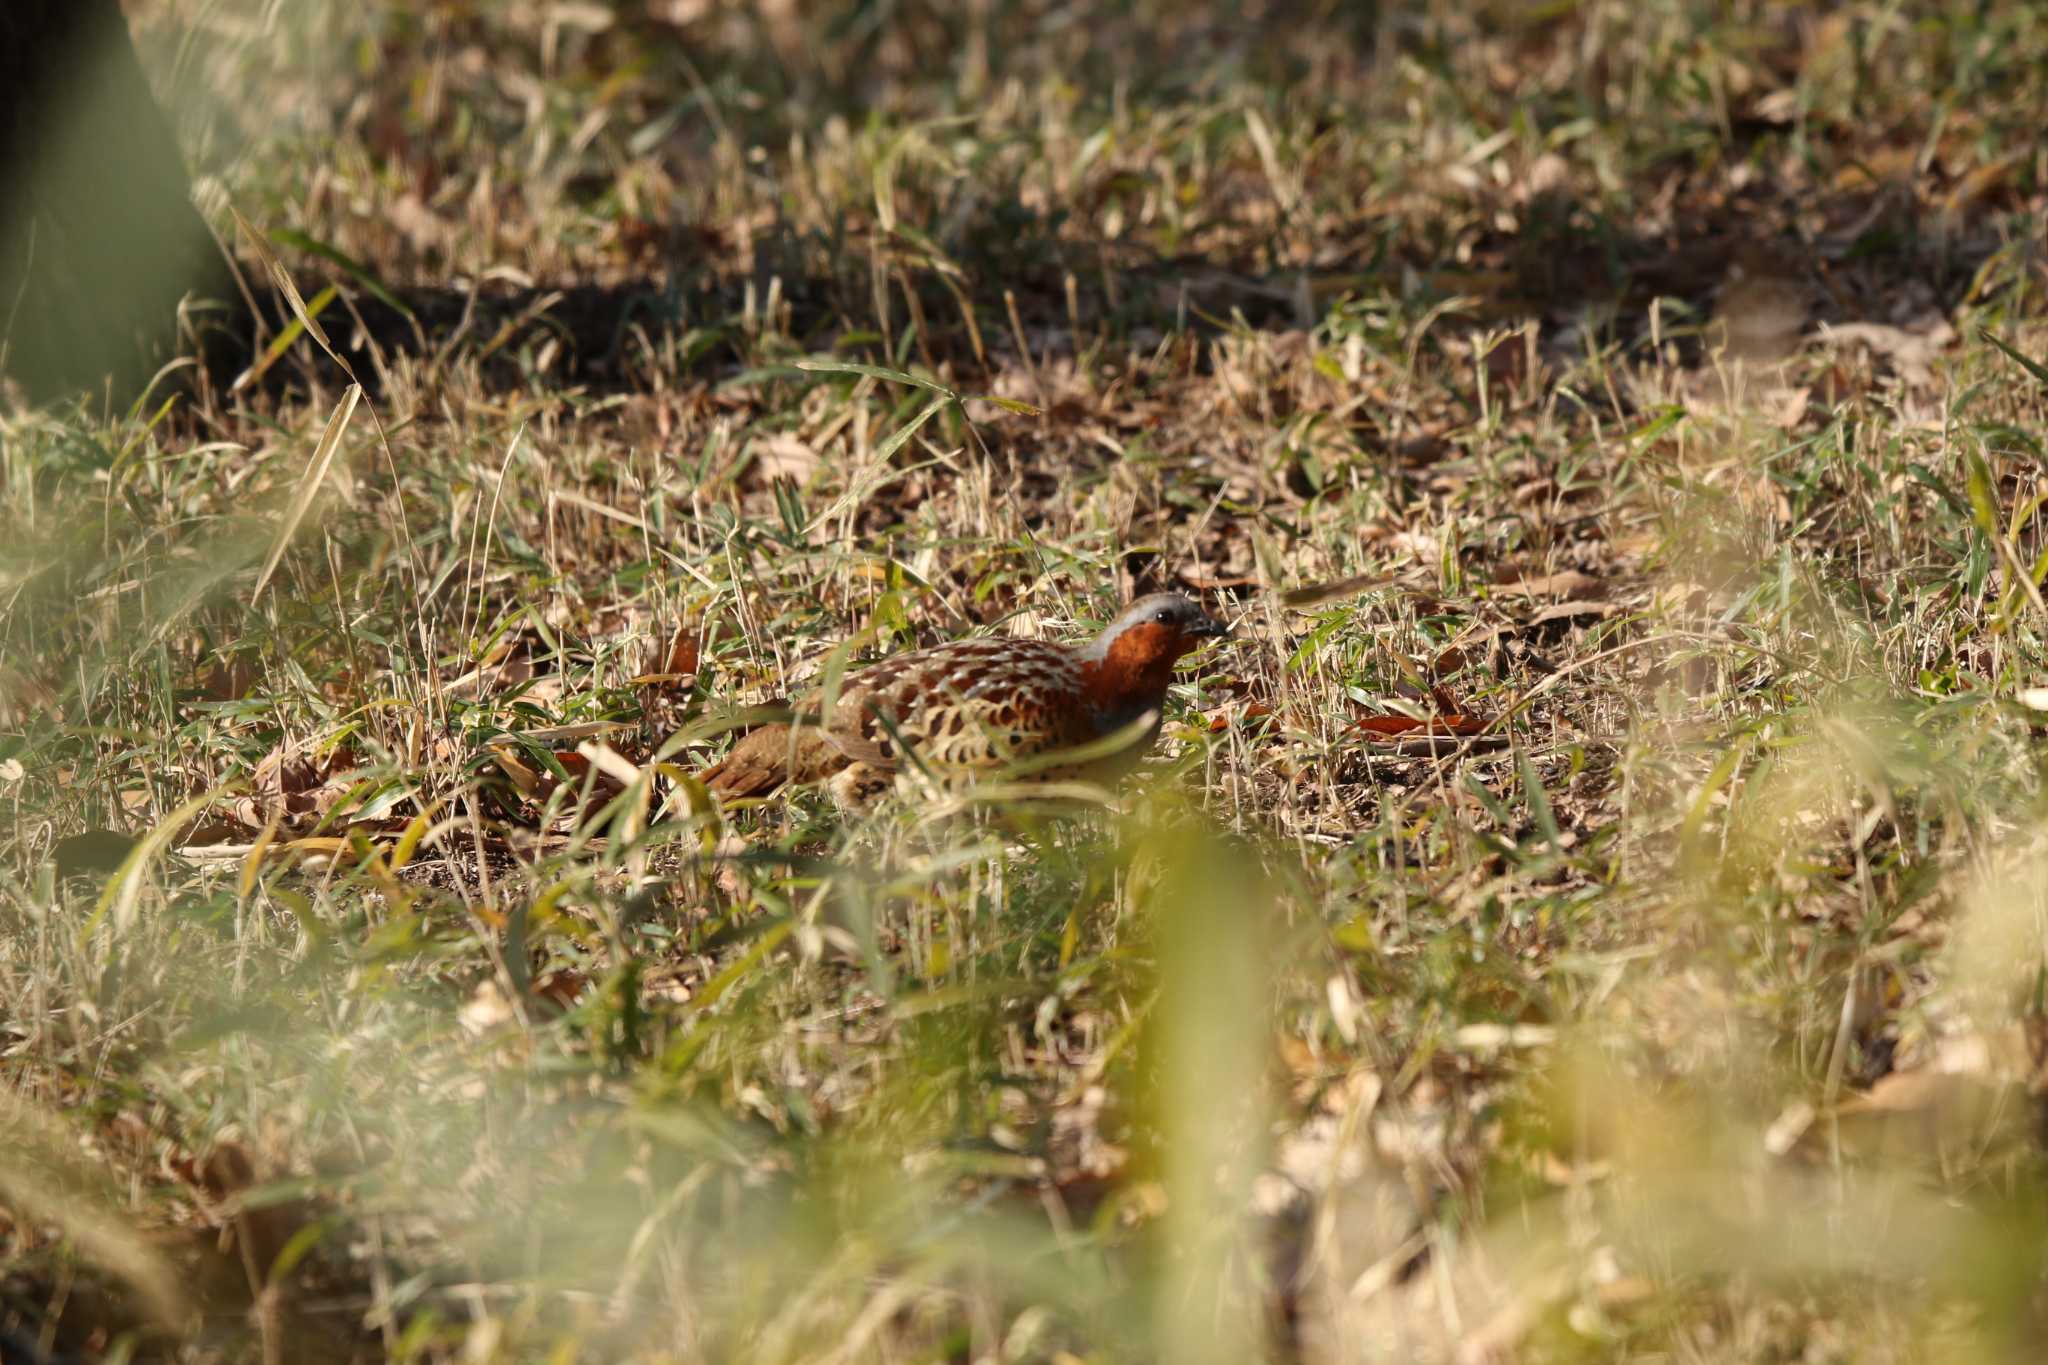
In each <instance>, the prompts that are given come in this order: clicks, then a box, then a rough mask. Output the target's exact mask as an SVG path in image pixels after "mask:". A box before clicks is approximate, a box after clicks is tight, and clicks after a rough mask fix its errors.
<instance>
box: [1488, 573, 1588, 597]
mask: <svg viewBox="0 0 2048 1365" xmlns="http://www.w3.org/2000/svg"><path fill="white" fill-rule="evenodd" d="M1603 586H1604V585H1603V584H1602V582H1601V581H1600V580H1599V579H1597V578H1595V577H1593V575H1591V574H1589V573H1580V572H1579V571H1578V570H1577V569H1560V570H1559V571H1558V572H1556V573H1547V574H1538V575H1536V576H1535V577H1533V578H1518V579H1514V580H1512V581H1510V582H1502V583H1496V584H1494V587H1493V590H1494V593H1495V595H1496V596H1503V597H1505V596H1515V597H1591V596H1592V595H1593V594H1594V593H1596V592H1598V591H1599V590H1600V589H1601V587H1603Z"/></svg>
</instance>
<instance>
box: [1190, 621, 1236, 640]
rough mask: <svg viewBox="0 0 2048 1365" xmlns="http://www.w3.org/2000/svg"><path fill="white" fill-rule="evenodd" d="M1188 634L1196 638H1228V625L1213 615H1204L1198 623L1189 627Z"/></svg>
mask: <svg viewBox="0 0 2048 1365" xmlns="http://www.w3.org/2000/svg"><path fill="white" fill-rule="evenodd" d="M1188 634H1190V635H1192V636H1194V637H1195V638H1196V639H1197V640H1228V639H1229V638H1230V627H1229V626H1226V625H1224V624H1223V623H1222V622H1221V621H1219V620H1217V619H1216V618H1215V617H1213V616H1204V617H1203V618H1202V619H1201V622H1200V623H1199V624H1197V625H1195V626H1192V627H1190V628H1189V630H1188Z"/></svg>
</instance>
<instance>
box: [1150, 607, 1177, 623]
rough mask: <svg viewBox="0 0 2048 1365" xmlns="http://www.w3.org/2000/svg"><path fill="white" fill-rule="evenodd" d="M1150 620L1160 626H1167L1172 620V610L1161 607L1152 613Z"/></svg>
mask: <svg viewBox="0 0 2048 1365" xmlns="http://www.w3.org/2000/svg"><path fill="white" fill-rule="evenodd" d="M1152 619H1153V620H1155V621H1157V622H1158V623H1159V624H1160V625H1162V626H1163V625H1168V624H1170V623H1171V622H1172V620H1173V610H1172V608H1170V607H1161V608H1160V609H1159V610H1158V611H1155V612H1153V613H1152Z"/></svg>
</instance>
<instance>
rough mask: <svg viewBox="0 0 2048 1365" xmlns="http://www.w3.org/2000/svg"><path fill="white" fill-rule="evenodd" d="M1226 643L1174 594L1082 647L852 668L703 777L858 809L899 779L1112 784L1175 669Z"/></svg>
mask: <svg viewBox="0 0 2048 1365" xmlns="http://www.w3.org/2000/svg"><path fill="white" fill-rule="evenodd" d="M1229 633H1230V629H1229V627H1227V626H1225V625H1224V624H1223V623H1222V622H1220V621H1217V620H1214V619H1212V618H1211V617H1210V616H1209V615H1208V614H1207V613H1205V612H1204V611H1203V610H1202V609H1201V608H1200V607H1198V606H1196V605H1195V604H1194V603H1193V602H1190V601H1189V600H1188V599H1187V598H1185V597H1181V596H1179V595H1178V594H1175V593H1155V594H1154V595H1152V596H1150V597H1142V598H1139V599H1138V600H1137V601H1135V602H1133V603H1131V605H1130V606H1129V607H1127V608H1125V609H1124V611H1123V613H1122V614H1121V615H1119V616H1118V617H1117V618H1116V619H1115V620H1114V621H1112V622H1110V623H1109V625H1108V626H1107V627H1106V628H1105V629H1104V630H1103V632H1102V633H1101V634H1100V635H1098V636H1096V637H1095V639H1094V640H1092V641H1090V642H1089V643H1087V644H1083V645H1063V644H1059V643H1057V642H1055V641H1051V640H1011V639H991V638H984V639H971V640H954V641H952V642H951V643H948V644H943V645H936V646H934V647H932V648H930V649H920V650H917V651H915V652H913V653H909V654H899V655H896V656H895V657H893V658H888V659H883V660H881V661H879V662H877V663H873V664H869V665H867V666H866V667H863V668H858V669H855V670H852V671H849V672H848V673H847V674H846V675H845V676H844V677H843V678H842V679H841V680H840V686H839V689H838V695H837V697H836V698H828V697H827V696H825V695H823V694H814V695H812V696H810V697H807V698H805V699H803V700H802V701H800V702H799V703H798V704H797V707H796V719H795V720H794V721H793V722H792V723H790V724H779V725H768V726H763V727H762V728H760V729H758V730H755V731H752V732H751V733H749V734H748V735H747V736H746V737H745V738H744V739H742V740H741V741H740V742H739V743H738V744H737V745H735V746H734V747H733V750H732V752H731V753H730V754H728V755H727V756H726V757H725V759H724V760H723V761H721V762H719V763H716V764H714V765H712V766H711V767H709V768H707V769H705V770H704V772H703V773H702V774H701V776H702V779H703V782H704V784H705V786H706V787H708V788H710V789H711V790H712V791H714V792H717V793H719V794H720V795H721V796H724V797H728V798H733V797H749V796H761V795H765V794H766V793H768V792H771V791H773V790H775V788H777V787H779V786H781V785H783V784H784V783H786V782H799V783H802V782H825V783H827V784H828V788H827V789H828V790H829V791H830V792H831V794H832V797H833V799H834V800H835V801H837V802H838V803H839V804H840V805H841V806H844V807H849V808H858V807H861V806H864V805H867V804H869V803H870V802H872V801H873V800H874V799H875V798H876V797H877V796H879V795H881V794H883V793H884V792H887V791H889V790H891V789H892V788H893V787H894V786H895V784H896V782H897V779H898V778H899V777H906V776H916V777H923V778H930V779H933V780H936V781H937V782H939V783H941V784H955V783H959V782H962V781H963V780H964V781H968V782H971V781H973V780H976V779H979V778H999V777H1002V776H1005V775H1013V776H1016V777H1018V778H1019V779H1020V780H1028V781H1037V782H1046V781H1074V780H1081V781H1093V782H1105V781H1113V780H1115V779H1116V778H1117V777H1119V776H1121V775H1122V774H1123V773H1125V772H1127V771H1128V770H1129V769H1130V768H1131V766H1132V765H1133V764H1134V763H1136V761H1137V760H1138V758H1139V757H1140V756H1141V755H1142V754H1143V753H1144V751H1145V750H1146V749H1148V748H1150V747H1151V745H1152V741H1153V740H1154V739H1155V738H1157V736H1158V733H1159V719H1160V711H1161V707H1162V706H1163V704H1164V702H1165V700H1166V688H1167V684H1168V683H1169V682H1170V681H1171V680H1172V677H1173V669H1174V665H1175V664H1176V663H1178V662H1179V660H1180V659H1181V657H1182V656H1183V655H1185V654H1187V653H1188V652H1189V651H1191V650H1194V649H1196V648H1198V647H1199V646H1200V645H1201V644H1202V643H1203V642H1204V641H1207V640H1212V639H1218V638H1220V637H1223V636H1227V635H1228V634H1229Z"/></svg>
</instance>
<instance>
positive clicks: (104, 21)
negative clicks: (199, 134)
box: [0, 0, 225, 402]
mask: <svg viewBox="0 0 2048 1365" xmlns="http://www.w3.org/2000/svg"><path fill="white" fill-rule="evenodd" d="M224 279H225V274H224V267H223V263H222V261H221V257H220V252H219V249H218V247H217V246H216V245H215V243H214V241H213V238H212V236H211V234H210V233H208V231H207V228H206V224H205V222H204V220H202V219H201V218H200V216H199V213H198V211H197V210H195V209H194V208H193V206H192V200H191V190H190V186H189V185H188V183H187V181H186V177H185V167H184V162H183V159H182V158H181V157H180V156H179V154H178V146H177V141H176V139H175V137H174V136H173V135H172V132H171V129H170V125H169V124H168V122H167V121H166V120H165V118H164V115H163V111H162V110H160V109H159V108H158V107H157V105H156V101H155V99H154V97H153V96H152V95H151V94H150V90H149V83H148V81H147V80H146V79H145V78H144V76H143V74H142V67H141V64H140V63H139V62H138V61H137V60H136V57H135V47H134V44H133V43H132V42H131V40H130V39H129V36H128V25H127V21H126V19H125V18H124V17H123V16H122V13H121V6H120V4H119V0H0V370H4V371H5V372H6V374H7V375H8V377H9V378H11V379H12V380H14V382H15V383H17V384H19V385H20V386H21V388H22V390H23V391H24V392H25V393H26V395H27V396H28V397H29V399H30V400H31V401H35V402H44V401H48V400H51V399H55V398H59V397H62V396H64V395H66V394H72V393H77V392H79V391H81V390H84V391H99V390H101V389H102V386H110V387H111V392H112V393H113V395H114V397H115V399H116V401H117V402H125V401H126V400H127V399H128V398H130V397H132V396H133V395H135V394H138V393H139V392H140V391H141V390H142V388H143V386H144V385H146V384H147V383H148V382H149V379H150V377H151V376H152V375H154V374H155V373H156V371H157V369H158V367H159V366H160V365H162V363H163V362H164V360H165V359H166V358H167V357H168V356H169V355H170V354H171V346H172V344H173V343H174V342H175V341H176V338H177V332H176V328H177V310H178V304H179V301H180V300H181V299H183V298H184V297H185V295H186V294H187V293H189V292H192V291H200V292H206V293H211V294H214V295H219V294H221V293H223V292H224V290H223V289H222V284H223V282H224Z"/></svg>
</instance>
